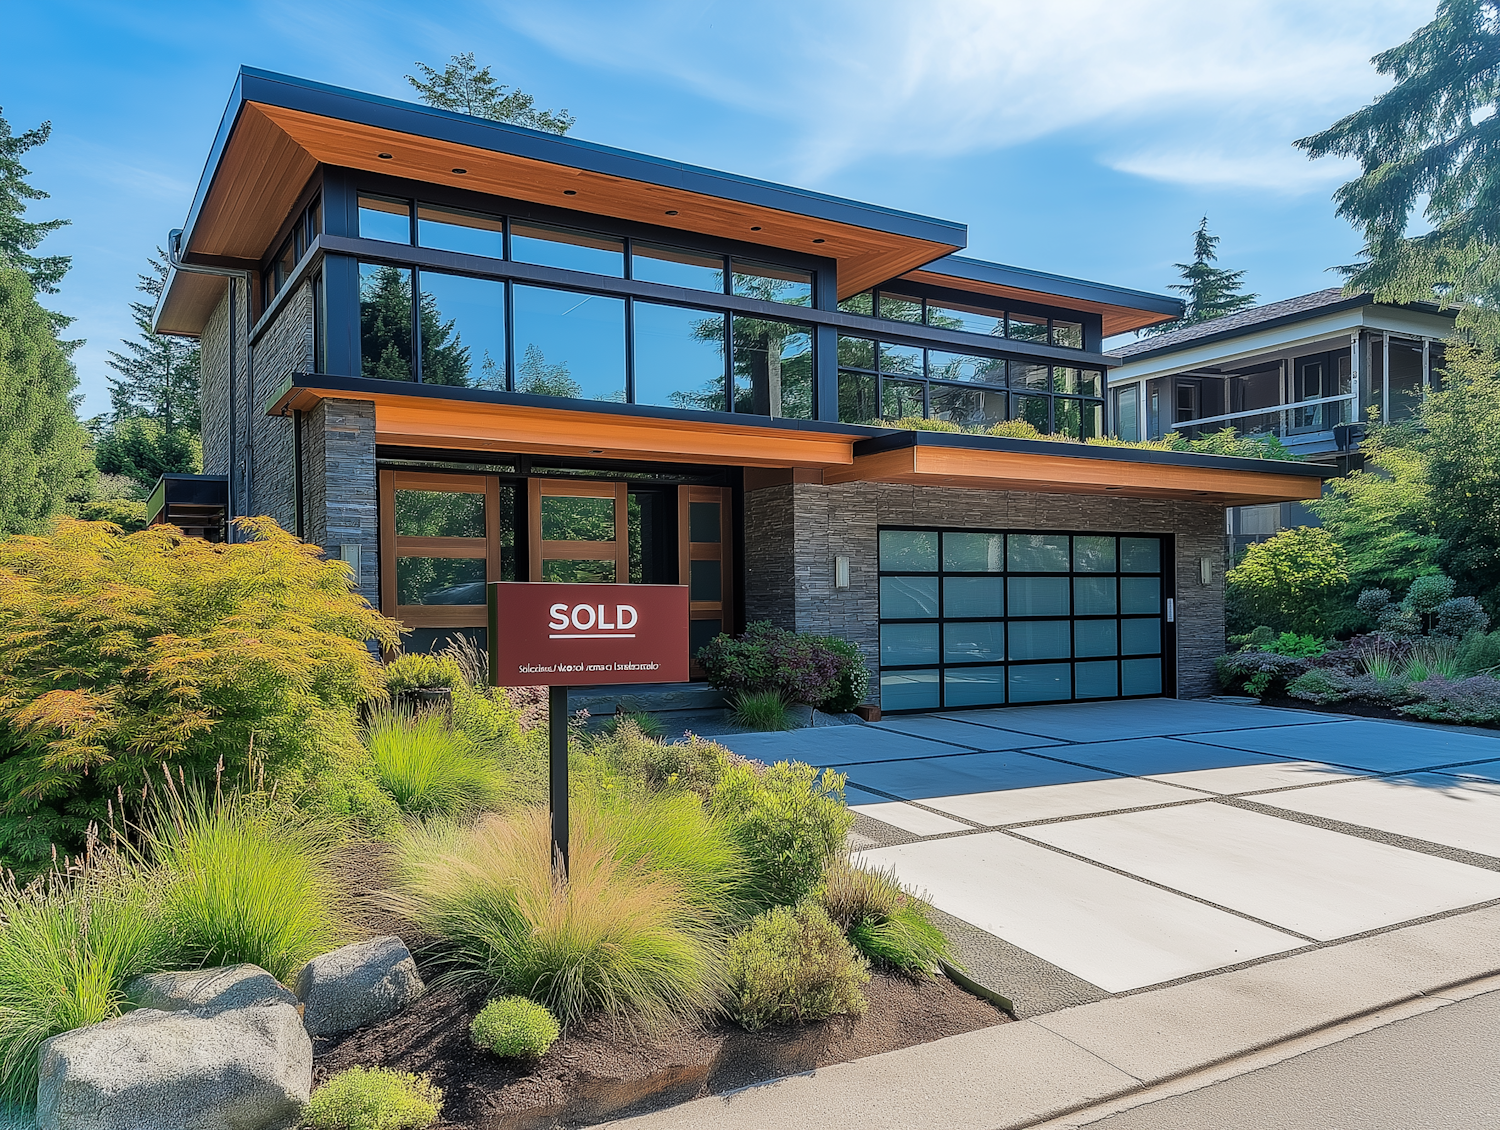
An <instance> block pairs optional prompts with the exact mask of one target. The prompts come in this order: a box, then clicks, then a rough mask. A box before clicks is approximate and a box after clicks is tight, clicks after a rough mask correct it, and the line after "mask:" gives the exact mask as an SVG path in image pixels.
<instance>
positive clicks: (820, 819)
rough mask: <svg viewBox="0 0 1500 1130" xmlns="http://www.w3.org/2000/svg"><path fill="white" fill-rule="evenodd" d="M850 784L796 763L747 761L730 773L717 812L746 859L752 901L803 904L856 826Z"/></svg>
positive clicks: (717, 792)
mask: <svg viewBox="0 0 1500 1130" xmlns="http://www.w3.org/2000/svg"><path fill="white" fill-rule="evenodd" d="M844 780H845V778H844V776H843V775H842V774H840V773H834V772H832V771H831V770H827V769H825V770H823V772H822V773H821V774H819V773H818V771H817V770H815V769H814V768H813V767H812V766H810V765H804V764H802V763H801V762H796V761H778V762H777V763H776V764H775V765H772V766H769V767H760V766H756V765H753V764H750V763H740V764H738V765H732V766H730V767H729V769H727V770H726V771H725V773H724V776H723V778H722V779H721V780H720V781H719V784H718V787H716V788H715V789H714V792H713V798H712V800H711V801H710V809H711V811H712V812H713V815H714V818H715V820H716V821H717V822H718V823H719V824H720V825H721V826H722V827H723V828H724V829H725V830H726V831H727V832H728V834H729V835H730V837H731V838H732V839H733V840H734V841H735V842H736V843H737V844H738V845H739V846H740V849H741V851H742V852H743V854H744V859H745V866H746V869H747V874H746V897H747V898H748V899H749V900H750V901H751V902H753V903H754V904H755V905H757V906H759V907H768V906H790V905H792V904H793V903H797V902H800V901H801V900H802V899H803V898H805V897H806V896H807V894H808V893H809V892H810V891H811V890H812V889H813V888H814V887H816V886H817V885H818V883H819V882H820V881H821V880H822V878H823V870H824V868H826V867H827V866H828V864H829V863H831V862H832V861H833V860H834V859H836V858H838V857H839V856H840V855H841V854H842V853H843V850H844V837H845V835H847V834H848V832H849V828H850V826H851V825H852V824H853V823H854V813H852V812H850V811H849V809H848V808H847V807H846V806H845V804H844Z"/></svg>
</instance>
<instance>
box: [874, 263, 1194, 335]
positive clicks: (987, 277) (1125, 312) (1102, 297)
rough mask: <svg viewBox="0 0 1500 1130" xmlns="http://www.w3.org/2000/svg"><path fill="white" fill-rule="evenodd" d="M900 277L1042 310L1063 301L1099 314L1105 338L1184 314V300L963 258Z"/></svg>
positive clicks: (926, 265)
mask: <svg viewBox="0 0 1500 1130" xmlns="http://www.w3.org/2000/svg"><path fill="white" fill-rule="evenodd" d="M901 277H902V278H906V279H910V280H912V281H913V282H922V283H927V284H929V285H931V286H944V287H950V288H952V289H954V290H967V291H977V292H979V293H981V294H988V295H992V296H994V297H996V298H1013V299H1016V300H1017V301H1019V302H1034V303H1037V304H1039V305H1043V306H1056V305H1058V304H1059V300H1060V299H1061V300H1062V301H1063V302H1064V303H1066V305H1067V306H1068V307H1069V308H1070V309H1074V310H1086V311H1088V312H1089V313H1091V314H1098V315H1099V316H1100V318H1101V319H1102V320H1103V323H1104V336H1105V337H1112V336H1114V335H1115V334H1122V333H1130V332H1131V331H1133V330H1139V329H1144V328H1145V327H1146V326H1154V325H1157V324H1159V323H1161V322H1170V321H1172V320H1174V319H1176V318H1180V317H1182V314H1183V310H1184V306H1183V302H1182V299H1180V298H1169V297H1167V296H1166V295H1161V294H1151V293H1149V292H1147V291H1143V290H1131V289H1129V288H1127V287H1119V286H1109V285H1107V284H1105V283H1096V282H1089V281H1087V280H1085V279H1073V278H1068V277H1067V276H1065V275H1053V274H1049V273H1047V272H1046V271H1032V270H1027V269H1026V268H1024V267H1008V266H1005V265H1004V264H1001V263H989V262H985V261H984V260H982V259H971V258H969V257H967V256H963V255H948V256H944V257H943V258H942V259H938V260H937V261H935V262H932V263H927V264H925V265H924V266H923V267H922V268H921V269H920V270H915V271H908V272H907V273H906V274H905V275H903V276H901Z"/></svg>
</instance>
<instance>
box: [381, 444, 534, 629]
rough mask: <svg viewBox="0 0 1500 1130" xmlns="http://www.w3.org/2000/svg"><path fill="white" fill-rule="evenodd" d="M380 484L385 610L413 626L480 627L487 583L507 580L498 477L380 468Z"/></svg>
mask: <svg viewBox="0 0 1500 1130" xmlns="http://www.w3.org/2000/svg"><path fill="white" fill-rule="evenodd" d="M379 485H380V511H381V521H380V558H381V565H380V607H381V611H383V612H384V613H385V614H386V615H387V616H392V617H394V618H396V619H398V620H400V621H401V622H402V623H404V624H405V625H406V626H407V627H409V628H415V629H421V628H482V627H483V626H484V622H485V590H484V585H485V582H486V581H498V580H502V579H504V574H503V572H502V557H501V541H502V533H501V531H502V525H508V524H509V523H508V522H504V521H503V518H502V507H501V491H502V488H501V486H500V482H499V480H498V479H497V478H496V477H495V476H494V475H452V474H436V473H434V474H428V473H423V472H416V471H394V470H382V471H381V472H380V478H379ZM506 489H508V488H506Z"/></svg>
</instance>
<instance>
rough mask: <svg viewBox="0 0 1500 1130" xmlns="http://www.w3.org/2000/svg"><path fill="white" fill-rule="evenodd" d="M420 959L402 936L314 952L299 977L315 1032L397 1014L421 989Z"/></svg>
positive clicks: (325, 1032)
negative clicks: (418, 959) (313, 956)
mask: <svg viewBox="0 0 1500 1130" xmlns="http://www.w3.org/2000/svg"><path fill="white" fill-rule="evenodd" d="M422 989H423V985H422V978H421V976H419V975H418V973H417V963H416V962H415V961H413V960H412V958H411V953H410V951H409V950H407V948H406V945H405V943H403V942H402V941H401V939H400V938H396V937H384V938H376V939H374V940H373V941H369V942H356V943H354V944H353V945H350V946H344V947H343V948H342V949H336V950H334V951H333V952H332V953H325V954H324V955H323V956H322V957H315V958H313V959H312V960H311V961H309V962H308V963H307V964H306V965H305V966H304V967H303V969H302V973H301V975H300V976H299V977H298V978H297V996H298V997H299V998H301V1000H302V1004H303V1019H304V1020H305V1021H306V1024H307V1030H308V1032H309V1033H311V1034H312V1035H314V1036H339V1035H342V1034H343V1033H345V1032H352V1031H354V1030H355V1029H356V1028H363V1027H365V1026H366V1025H369V1024H377V1023H379V1022H380V1021H382V1020H384V1019H386V1018H387V1017H390V1016H395V1015H396V1013H398V1012H400V1011H401V1010H402V1009H403V1008H405V1007H406V1006H407V1005H409V1004H411V1002H412V1001H414V1000H416V999H417V998H418V997H419V996H421V995H422Z"/></svg>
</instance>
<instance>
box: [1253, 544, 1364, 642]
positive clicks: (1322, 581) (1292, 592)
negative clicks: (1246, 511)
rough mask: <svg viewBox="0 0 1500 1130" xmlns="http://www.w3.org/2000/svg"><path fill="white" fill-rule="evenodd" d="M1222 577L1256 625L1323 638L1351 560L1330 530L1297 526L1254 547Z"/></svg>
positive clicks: (1344, 582)
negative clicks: (1333, 604) (1331, 609)
mask: <svg viewBox="0 0 1500 1130" xmlns="http://www.w3.org/2000/svg"><path fill="white" fill-rule="evenodd" d="M1224 579H1225V581H1226V582H1227V583H1228V585H1229V589H1230V591H1231V593H1232V594H1234V595H1235V596H1237V597H1238V598H1240V599H1241V600H1242V601H1243V602H1244V604H1245V607H1246V610H1247V612H1248V613H1249V615H1250V616H1251V617H1252V618H1253V622H1254V623H1257V624H1267V625H1270V626H1271V627H1272V628H1279V629H1284V630H1289V631H1292V632H1298V633H1304V634H1311V635H1318V636H1322V635H1324V634H1326V632H1327V630H1328V627H1329V624H1328V619H1329V616H1330V602H1331V601H1332V600H1333V599H1334V598H1335V597H1336V596H1338V595H1339V594H1340V593H1341V592H1342V591H1343V589H1344V587H1345V586H1346V585H1348V583H1349V557H1348V555H1347V554H1346V553H1345V552H1344V547H1343V546H1342V545H1340V544H1339V543H1338V542H1336V541H1334V540H1333V537H1332V536H1331V535H1330V534H1329V532H1328V531H1327V530H1324V529H1320V528H1318V527H1315V526H1299V527H1297V528H1296V529H1293V530H1283V531H1282V532H1281V533H1279V534H1277V535H1276V536H1275V537H1273V538H1271V539H1269V540H1268V541H1263V542H1257V543H1256V544H1255V545H1252V546H1250V547H1249V548H1248V549H1247V550H1245V556H1244V557H1242V558H1241V559H1240V563H1239V564H1238V565H1236V566H1235V567H1234V568H1233V569H1231V570H1229V572H1228V573H1227V574H1226V575H1225V578H1224Z"/></svg>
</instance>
